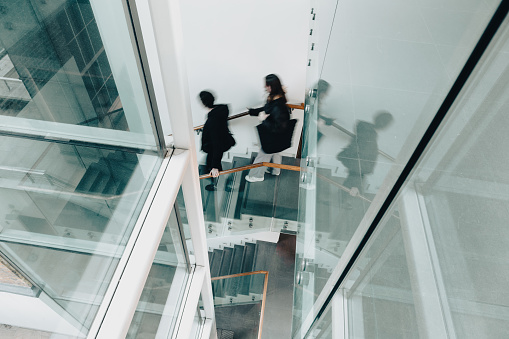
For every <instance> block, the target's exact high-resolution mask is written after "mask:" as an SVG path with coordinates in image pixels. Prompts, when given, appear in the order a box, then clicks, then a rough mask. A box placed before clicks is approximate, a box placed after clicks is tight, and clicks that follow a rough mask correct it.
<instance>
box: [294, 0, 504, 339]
mask: <svg viewBox="0 0 509 339" xmlns="http://www.w3.org/2000/svg"><path fill="white" fill-rule="evenodd" d="M498 4H499V2H490V3H489V4H487V3H485V2H483V1H474V2H473V3H471V4H470V5H469V7H468V10H466V11H465V7H464V6H462V5H461V6H460V5H459V4H457V3H456V2H454V1H446V2H445V3H443V4H441V5H440V6H438V5H436V4H434V3H426V4H424V3H423V4H421V3H401V2H399V1H388V2H383V3H379V2H376V1H371V2H369V3H362V4H361V3H359V2H355V1H349V0H338V1H328V2H327V1H324V2H313V6H314V8H313V13H314V14H315V15H316V19H315V20H313V22H312V23H311V25H313V27H312V29H313V33H312V34H311V35H310V42H311V43H313V44H314V51H313V52H310V58H313V59H312V60H311V62H310V65H311V66H309V67H308V70H309V72H308V84H309V89H310V91H309V95H308V97H307V99H306V114H305V122H304V126H305V128H304V133H303V153H302V158H303V161H302V164H301V166H302V168H303V170H302V172H303V173H302V178H301V179H302V180H301V184H300V187H301V188H300V192H299V217H298V221H299V224H300V225H301V226H300V230H299V233H298V236H297V238H298V242H297V255H296V257H297V258H296V260H297V261H296V267H297V271H296V276H297V277H305V278H303V279H300V280H298V281H300V282H301V283H303V284H302V285H300V286H298V287H296V289H295V299H294V300H295V303H294V323H293V329H294V335H295V336H299V335H301V334H302V333H303V332H300V331H301V330H302V325H303V323H304V325H303V326H304V327H306V326H308V325H309V322H307V321H306V319H308V317H309V316H310V315H311V314H314V313H316V312H317V309H316V305H315V302H316V300H317V298H318V297H319V296H320V294H321V293H322V291H323V288H324V286H325V284H326V282H327V279H328V278H329V276H330V274H331V273H332V271H333V268H334V267H336V266H337V265H338V263H339V262H340V260H341V259H342V256H343V253H344V251H345V249H346V248H347V246H348V244H349V243H350V241H351V239H352V238H353V237H354V234H356V232H358V231H359V230H360V232H363V231H362V230H364V231H365V229H367V227H368V226H369V224H370V223H371V222H372V220H373V218H374V217H375V215H376V212H377V211H378V210H379V209H380V207H381V206H382V203H383V202H384V200H385V198H386V197H387V195H388V193H389V191H390V189H391V188H392V187H393V185H394V183H395V182H396V180H397V178H398V177H399V175H400V174H401V172H402V170H403V167H404V166H405V165H406V163H407V161H408V160H409V159H410V156H411V155H412V153H413V152H414V150H415V148H416V146H417V144H418V143H419V141H420V140H421V138H422V136H423V134H424V132H425V130H426V128H427V127H428V126H429V124H430V122H431V120H432V119H433V118H434V116H435V114H436V112H437V111H438V110H439V108H440V106H441V104H442V102H443V100H444V98H445V97H446V95H447V94H448V93H449V90H450V89H451V87H452V85H453V84H454V82H455V81H456V79H457V77H458V74H459V73H460V71H461V69H462V67H463V65H464V64H465V62H466V60H467V58H468V57H469V56H470V54H471V53H472V51H473V49H474V47H475V45H476V44H477V42H478V40H479V38H480V36H481V34H482V33H483V32H484V29H485V28H486V26H487V24H488V22H489V20H490V19H491V17H492V16H493V13H494V12H495V10H496V7H497V5H498ZM387 10H389V12H388V13H392V14H389V15H382V14H381V13H385V12H386V11H387ZM331 11H332V12H331ZM330 13H335V14H334V15H332V14H330ZM396 13H397V14H396ZM393 214H394V215H395V216H398V215H399V212H398V211H397V210H394V211H393ZM311 267H313V268H315V269H312V270H310V268H311ZM303 268H307V271H305V270H302V269H303ZM304 282H305V284H304ZM311 318H312V316H311ZM304 332H305V333H307V329H306V330H304Z"/></svg>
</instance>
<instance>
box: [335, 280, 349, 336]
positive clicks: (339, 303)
mask: <svg viewBox="0 0 509 339" xmlns="http://www.w3.org/2000/svg"><path fill="white" fill-rule="evenodd" d="M347 305H348V303H347V300H346V299H345V293H344V289H339V290H338V291H337V292H336V294H335V295H334V297H333V298H332V339H346V338H348V310H347Z"/></svg>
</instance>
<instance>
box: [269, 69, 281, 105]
mask: <svg viewBox="0 0 509 339" xmlns="http://www.w3.org/2000/svg"><path fill="white" fill-rule="evenodd" d="M265 86H269V87H270V93H269V97H268V98H267V101H272V100H274V97H276V96H278V95H280V96H281V97H282V98H283V100H284V101H285V103H286V96H285V91H284V90H283V85H281V80H279V78H278V77H277V75H275V74H269V75H267V76H266V77H265Z"/></svg>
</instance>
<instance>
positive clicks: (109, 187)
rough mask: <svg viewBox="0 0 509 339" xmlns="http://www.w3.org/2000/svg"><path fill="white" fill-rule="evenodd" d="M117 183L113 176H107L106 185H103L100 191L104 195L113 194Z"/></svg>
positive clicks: (115, 191)
mask: <svg viewBox="0 0 509 339" xmlns="http://www.w3.org/2000/svg"><path fill="white" fill-rule="evenodd" d="M117 188H118V187H117V183H116V181H115V179H113V177H109V179H108V182H107V183H106V186H105V187H104V189H103V191H102V193H103V194H105V195H115V194H117Z"/></svg>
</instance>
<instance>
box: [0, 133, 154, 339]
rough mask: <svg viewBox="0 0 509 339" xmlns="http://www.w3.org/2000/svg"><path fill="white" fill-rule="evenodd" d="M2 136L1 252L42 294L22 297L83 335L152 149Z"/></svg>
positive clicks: (146, 183)
mask: <svg viewBox="0 0 509 339" xmlns="http://www.w3.org/2000/svg"><path fill="white" fill-rule="evenodd" d="M0 141H1V143H2V145H3V147H2V149H1V150H0V173H1V174H0V175H1V179H0V197H1V199H0V211H2V212H1V215H0V220H1V226H0V255H1V256H2V257H4V258H8V261H9V263H11V264H12V265H13V267H15V268H16V270H17V271H18V272H19V274H21V275H22V276H23V277H24V279H26V280H28V281H29V282H30V284H32V285H33V286H35V287H38V288H39V289H40V290H41V291H42V292H41V294H40V295H39V296H38V298H33V299H35V300H32V301H26V302H29V303H37V304H38V305H41V306H40V307H43V306H42V305H50V306H51V308H52V310H53V311H52V312H54V313H55V317H57V315H58V316H60V317H61V318H62V319H64V320H65V322H67V323H69V326H70V328H74V331H75V332H77V333H79V332H82V333H85V334H86V333H87V329H88V328H89V326H90V324H91V322H92V320H93V318H94V316H95V313H96V311H97V307H98V305H99V304H100V302H101V301H102V298H103V296H104V293H105V290H106V288H107V286H108V284H109V282H110V280H111V277H112V274H113V272H114V270H115V268H116V265H117V263H118V260H119V258H120V256H121V255H122V252H123V250H124V247H125V244H126V242H127V239H128V238H129V236H130V234H131V232H132V229H133V227H134V224H135V222H136V220H137V218H138V215H139V213H140V210H141V207H142V205H143V202H144V200H145V197H146V196H147V194H148V191H149V189H150V188H151V186H152V182H153V180H154V178H155V175H156V173H157V170H158V169H159V166H160V164H161V162H162V159H161V157H160V156H159V155H158V154H157V153H156V152H152V151H140V150H138V152H137V153H135V152H128V151H126V150H114V149H104V148H97V147H87V146H74V145H69V144H60V143H52V142H45V141H37V140H31V139H25V138H14V137H5V136H4V137H0ZM13 149H14V150H16V152H12V150H13ZM36 296H37V295H36ZM27 307H28V306H27ZM44 307H48V306H44ZM34 309H35V308H34ZM38 310H40V309H38ZM21 318H23V317H21ZM25 319H27V321H28V320H29V319H31V318H30V317H29V316H27V317H25ZM0 321H3V322H4V323H6V324H9V323H8V322H5V321H7V319H5V320H3V319H0ZM55 321H57V320H55ZM46 325H48V326H49V324H44V326H43V327H41V328H40V329H44V328H46V329H47V328H48V326H46ZM51 326H53V325H51ZM51 326H49V327H51ZM66 326H67V325H66ZM57 333H60V332H58V331H57Z"/></svg>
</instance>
